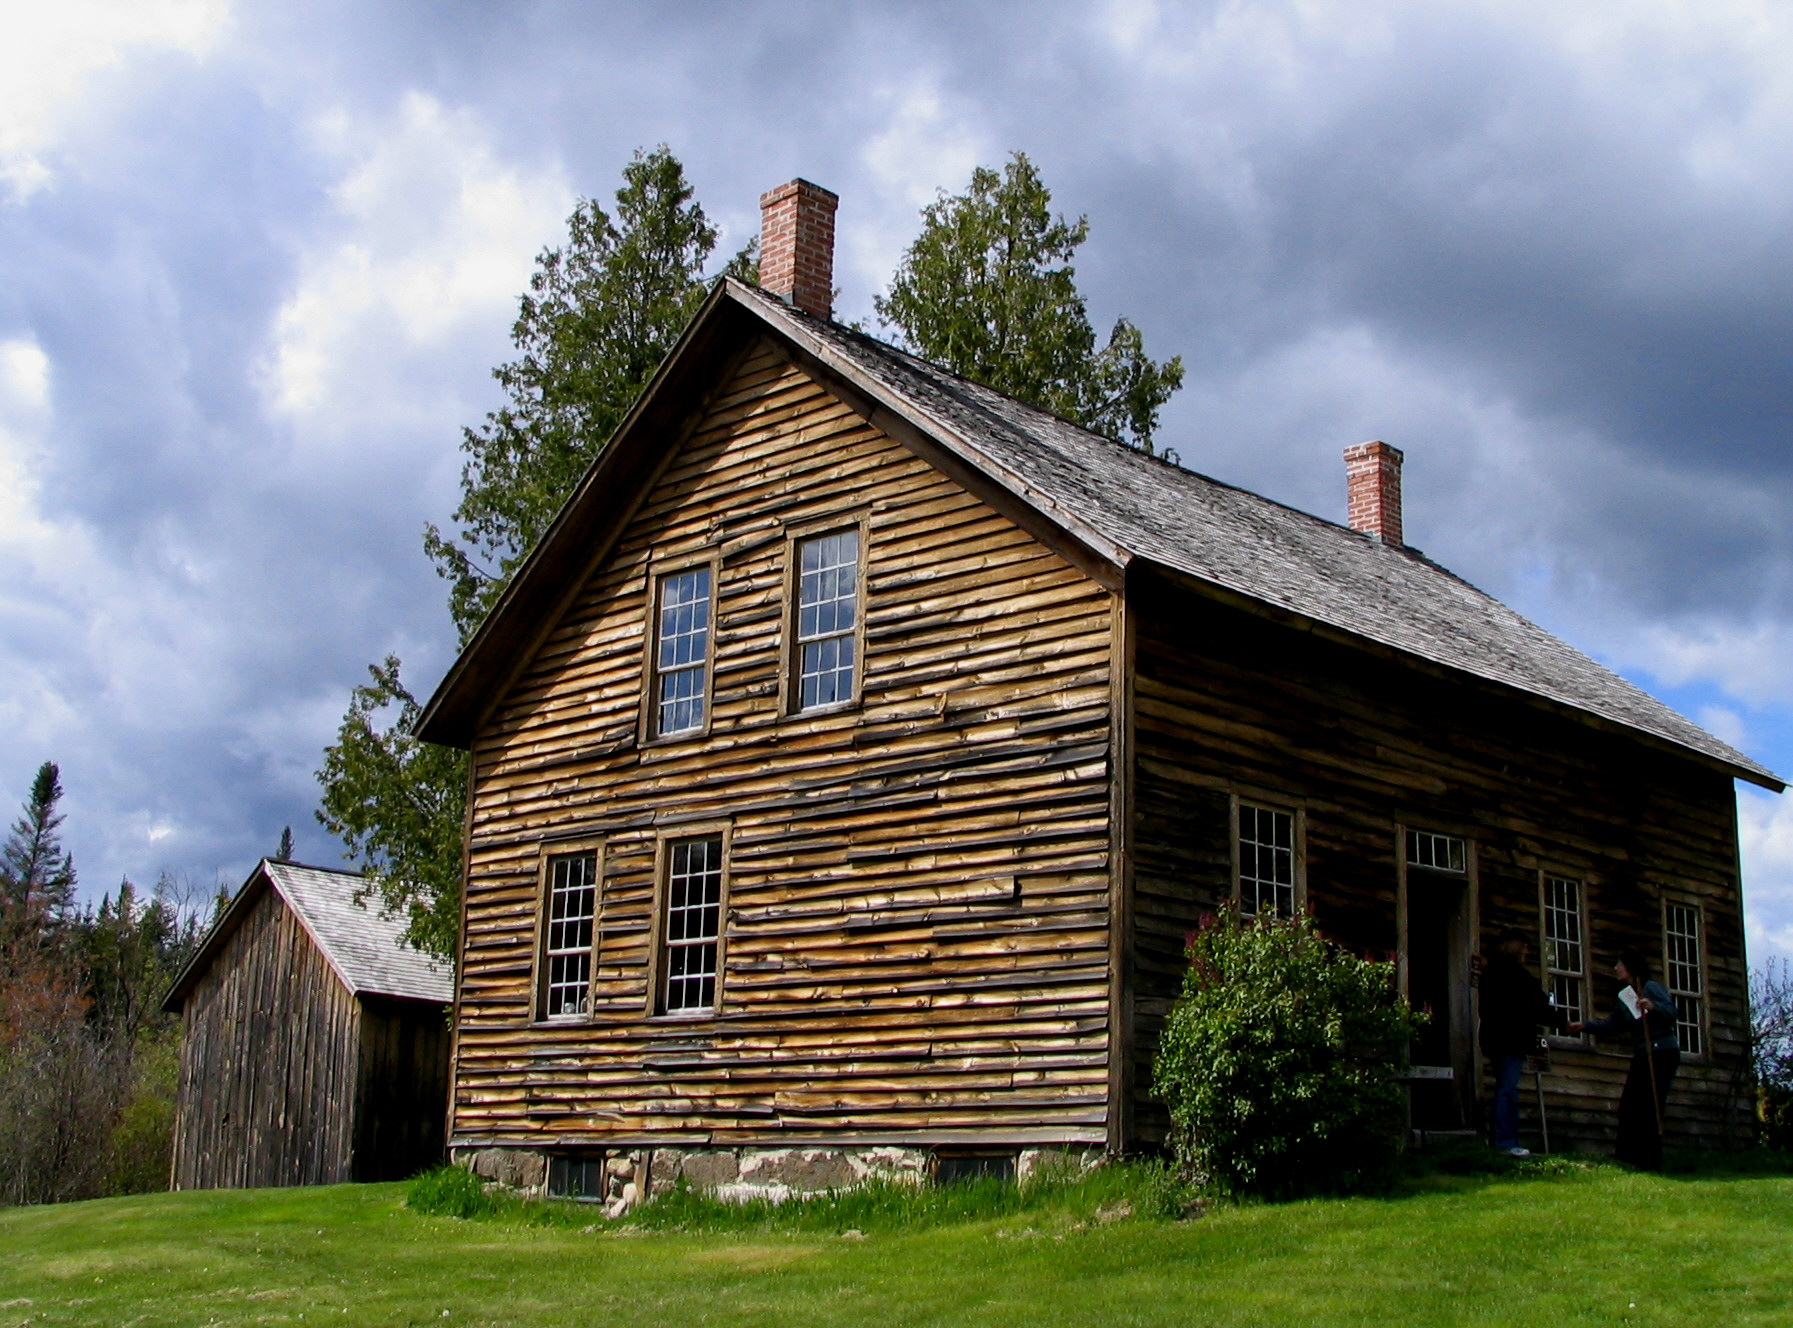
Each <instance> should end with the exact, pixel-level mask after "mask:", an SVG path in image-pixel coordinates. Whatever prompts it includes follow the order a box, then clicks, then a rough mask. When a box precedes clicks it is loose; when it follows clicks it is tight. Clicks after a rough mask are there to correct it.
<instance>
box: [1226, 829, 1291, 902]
mask: <svg viewBox="0 0 1793 1328" xmlns="http://www.w3.org/2000/svg"><path fill="white" fill-rule="evenodd" d="M1239 911H1240V912H1241V913H1244V914H1246V915H1248V916H1256V915H1258V914H1260V913H1262V914H1268V915H1270V916H1273V917H1283V918H1288V917H1293V916H1294V915H1295V817H1294V815H1293V814H1292V813H1290V812H1279V811H1277V810H1275V809H1274V808H1271V807H1257V806H1253V805H1252V804H1251V803H1248V802H1242V803H1240V804H1239Z"/></svg>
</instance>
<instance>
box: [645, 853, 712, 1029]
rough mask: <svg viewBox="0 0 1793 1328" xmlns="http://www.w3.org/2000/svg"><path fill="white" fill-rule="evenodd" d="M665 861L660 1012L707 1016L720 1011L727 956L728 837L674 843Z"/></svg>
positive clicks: (661, 929) (661, 933)
mask: <svg viewBox="0 0 1793 1328" xmlns="http://www.w3.org/2000/svg"><path fill="white" fill-rule="evenodd" d="M665 861H666V868H665V870H666V881H665V884H664V887H663V888H664V898H665V901H666V902H665V914H664V916H663V918H662V920H661V928H660V973H661V979H660V1009H661V1011H662V1012H663V1013H665V1014H696V1013H703V1012H707V1011H710V1010H713V1009H715V1008H716V979H717V975H718V971H719V964H718V960H719V959H720V954H721V941H722V836H721V835H702V836H699V837H697V838H694V839H675V840H672V841H671V842H670V843H669V844H668V845H667V853H666V859H665Z"/></svg>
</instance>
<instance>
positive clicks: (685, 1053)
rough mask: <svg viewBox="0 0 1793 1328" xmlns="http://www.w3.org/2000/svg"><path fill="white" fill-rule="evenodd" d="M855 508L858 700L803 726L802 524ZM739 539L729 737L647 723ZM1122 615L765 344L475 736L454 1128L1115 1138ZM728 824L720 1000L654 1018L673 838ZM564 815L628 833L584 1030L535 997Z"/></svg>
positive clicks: (618, 851)
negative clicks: (542, 864) (675, 624)
mask: <svg viewBox="0 0 1793 1328" xmlns="http://www.w3.org/2000/svg"><path fill="white" fill-rule="evenodd" d="M843 512H851V513H854V514H860V515H863V518H864V521H865V529H866V533H867V546H866V551H865V558H866V566H865V585H866V604H867V610H866V613H865V628H864V634H865V655H864V663H863V667H864V679H863V684H862V685H863V698H862V702H861V705H860V706H859V707H858V708H857V709H855V710H853V711H851V712H848V713H836V714H827V715H821V716H815V717H799V716H791V715H788V714H784V713H783V711H782V708H781V706H780V699H779V686H780V672H781V656H780V650H781V645H780V630H781V625H782V623H783V621H784V596H785V571H784V566H783V563H784V559H785V544H784V530H785V528H786V526H788V525H792V524H801V523H803V522H805V521H807V520H809V519H810V518H812V517H831V516H835V515H837V514H840V513H843ZM710 551H714V552H715V553H717V554H718V556H719V567H720V572H719V577H718V585H717V591H716V594H717V607H716V624H715V663H714V669H715V675H714V692H713V710H712V715H713V718H712V722H711V726H710V733H709V736H707V737H701V738H696V739H674V740H669V741H652V740H650V741H649V742H646V743H643V742H642V741H641V739H640V736H639V733H640V725H639V712H640V704H641V703H640V696H641V691H640V689H641V684H642V649H643V647H642V641H643V637H644V633H645V628H646V614H647V611H648V596H649V593H650V592H649V584H650V577H649V569H650V566H652V565H655V564H656V560H660V561H672V560H676V559H677V558H678V557H680V556H681V555H686V554H698V553H701V552H710ZM1110 614H1111V604H1110V596H1109V594H1108V592H1106V591H1105V590H1104V589H1103V588H1102V587H1100V586H1096V585H1093V584H1092V583H1091V582H1090V581H1089V580H1088V579H1087V578H1086V577H1084V576H1082V575H1081V574H1080V573H1078V572H1076V571H1075V570H1074V569H1072V568H1071V567H1070V566H1068V565H1067V564H1066V563H1065V561H1064V560H1063V559H1062V558H1060V557H1059V556H1057V555H1056V554H1055V553H1054V552H1052V551H1051V550H1049V549H1047V548H1045V547H1043V546H1042V545H1040V544H1039V542H1038V541H1036V540H1034V539H1033V538H1031V537H1030V536H1028V535H1027V534H1025V533H1024V532H1022V531H1020V530H1018V529H1016V528H1015V526H1014V525H1013V524H1012V523H1011V522H1009V521H1007V520H1006V519H1004V518H1003V517H1001V516H999V515H998V514H996V513H995V512H994V511H992V510H991V509H990V508H989V507H987V506H986V505H984V504H982V503H980V502H978V501H977V500H976V499H974V498H972V497H971V496H970V495H968V494H966V493H965V492H964V491H962V490H961V489H959V488H958V487H957V486H956V485H954V484H952V483H951V482H950V481H947V480H946V479H945V478H944V477H942V476H941V475H940V474H939V473H938V472H936V471H934V470H933V469H932V468H931V467H929V466H928V465H926V464H925V463H923V462H921V461H920V460H918V459H917V458H916V457H915V456H914V455H913V453H912V452H910V451H909V450H908V449H906V448H904V447H903V446H901V445H899V444H897V443H894V442H892V441H891V440H890V439H889V438H887V437H885V436H884V435H883V434H882V433H881V432H880V431H878V430H877V429H874V428H872V427H870V426H869V425H868V424H867V423H866V422H865V421H864V419H863V418H861V417H860V416H859V415H858V414H857V413H855V412H854V411H852V410H850V409H848V408H846V407H845V406H843V405H842V404H841V403H840V402H839V401H838V400H837V399H836V398H834V397H833V396H832V395H830V394H829V393H828V392H827V391H825V390H823V389H822V388H821V387H820V386H819V385H818V384H817V383H816V382H815V381H814V380H813V379H812V378H811V377H810V376H808V375H807V374H806V373H804V372H802V371H801V370H799V369H798V368H797V367H796V366H794V365H793V364H792V363H791V361H790V359H789V358H788V357H787V356H785V355H783V354H781V353H779V352H778V351H777V350H776V349H775V348H774V347H773V346H772V345H771V344H769V343H768V344H765V345H762V346H761V347H759V348H757V350H756V351H755V352H754V353H753V354H752V355H750V356H749V357H748V358H747V359H746V360H745V361H744V362H743V363H741V364H740V365H739V367H738V369H737V370H736V371H735V375H734V377H733V379H732V381H731V382H729V383H728V384H727V386H726V387H725V388H724V389H723V390H722V391H721V392H720V393H719V394H717V395H716V396H715V398H714V399H713V400H712V402H711V404H710V407H709V410H708V413H707V414H706V415H705V417H704V418H703V420H702V421H701V423H700V424H699V425H698V426H697V428H696V429H695V430H693V432H692V433H691V435H690V436H689V438H687V439H686V440H685V441H684V442H683V443H682V445H681V446H679V448H678V449H677V451H676V453H675V454H674V455H672V456H671V457H669V458H668V460H667V463H666V465H665V469H664V470H663V472H662V474H661V475H660V476H659V478H658V480H657V482H656V483H655V484H654V486H653V487H652V489H651V491H650V492H648V493H647V494H646V496H645V497H644V499H643V501H642V502H641V504H640V506H639V508H638V509H637V511H636V512H635V514H634V516H633V517H632V519H631V520H630V522H629V525H628V526H627V528H626V529H625V530H624V531H623V532H622V533H621V535H620V538H619V539H618V540H617V542H616V545H615V548H614V551H613V552H612V553H611V554H610V556H609V557H608V558H607V559H606V560H605V562H604V564H603V566H602V568H601V569H600V570H599V571H598V573H597V574H596V575H594V576H593V577H592V579H591V580H590V582H589V583H588V584H587V585H586V586H584V587H583V588H582V590H581V591H580V593H579V594H578V596H577V597H576V599H575V600H574V601H573V603H572V604H571V606H570V607H569V609H568V611H567V612H566V614H565V616H564V617H563V618H562V620H561V621H560V622H559V623H558V624H557V625H556V627H555V628H554V630H553V631H552V632H551V633H550V634H549V635H548V636H547V638H546V639H545V640H544V641H543V642H542V644H541V646H540V647H539V649H538V651H537V653H536V655H535V657H534V658H533V659H532V660H531V661H530V663H529V666H528V668H527V669H526V670H524V671H523V672H522V673H521V674H520V675H519V677H518V678H517V680H516V682H515V685H514V686H513V688H512V689H511V690H510V691H509V692H508V693H507V695H506V697H505V701H504V705H503V707H502V708H501V709H500V710H499V711H498V712H497V713H496V714H495V715H494V716H493V718H492V721H491V723H490V724H489V726H488V727H487V728H486V729H485V730H484V732H483V733H482V735H481V739H480V742H479V744H478V746H477V747H476V751H475V755H476V759H477V763H478V764H477V770H476V776H475V784H474V788H475V796H474V805H473V811H472V834H471V847H470V864H471V865H470V871H469V882H468V906H467V919H466V947H465V960H464V965H463V985H462V990H461V1005H460V1023H459V1030H460V1031H459V1053H458V1054H459V1062H458V1067H457V1090H456V1099H455V1109H454V1110H455V1118H454V1132H455V1136H456V1139H457V1140H458V1141H465V1142H468V1143H478V1144H491V1143H525V1144H527V1143H540V1142H542V1141H544V1140H549V1141H552V1142H555V1143H557V1144H561V1145H566V1144H577V1143H579V1142H581V1141H587V1142H593V1143H609V1144H617V1145H625V1144H631V1143H640V1142H655V1141H663V1142H705V1141H718V1140H724V1139H727V1138H730V1137H733V1136H736V1135H751V1136H754V1137H766V1136H768V1135H775V1136H776V1137H777V1138H780V1139H789V1140H801V1139H805V1138H821V1137H836V1136H838V1134H839V1133H840V1131H842V1130H843V1129H849V1130H851V1131H852V1132H853V1133H854V1135H855V1136H856V1137H858V1138H861V1139H864V1140H875V1139H878V1138H897V1137H899V1136H900V1137H902V1138H903V1139H905V1140H913V1139H918V1138H923V1137H927V1138H949V1137H950V1138H967V1139H970V1138H985V1137H989V1138H1000V1139H1003V1140H1005V1141H1011V1142H1022V1141H1028V1140H1033V1141H1040V1140H1055V1141H1065V1142H1071V1141H1086V1142H1101V1141H1102V1140H1103V1139H1104V1137H1105V1136H1104V1131H1105V1128H1106V1106H1105V1103H1106V1076H1107V1039H1108V1031H1109V1028H1108V1018H1107V988H1108V982H1109V960H1108V934H1107V909H1108V875H1107V872H1108V856H1109V842H1108V837H1109V828H1108V827H1109V822H1108V798H1109V777H1110V766H1109V730H1110V724H1111V715H1110V707H1111V696H1110V660H1109V649H1110V641H1109V633H1110ZM594 738H596V739H597V741H595V742H594ZM718 818H727V819H728V820H729V821H730V824H731V833H730V851H729V887H728V890H729V926H728V943H727V952H726V963H725V969H724V973H723V977H722V987H721V990H722V995H721V998H720V999H721V1008H720V1010H719V1011H718V1012H717V1014H716V1015H715V1016H714V1017H710V1018H701V1019H691V1018H673V1019H667V1018H653V1017H650V1015H649V1008H650V1004H651V1002H650V997H649V986H648V980H649V979H648V974H649V970H650V959H651V954H650V944H651V937H652V934H653V932H652V925H651V924H652V907H653V898H654V879H653V872H654V860H655V859H654V853H655V841H656V836H658V835H660V834H662V833H663V832H665V831H667V830H668V829H671V828H676V826H677V825H679V824H681V823H702V822H707V821H710V820H712V819H718ZM544 835H550V836H555V837H561V838H564V837H566V836H569V835H581V836H587V837H592V838H595V839H599V840H601V841H602V843H603V868H602V901H603V902H602V915H601V919H600V923H599V940H598V945H597V955H596V967H595V971H594V980H593V1010H592V1014H591V1017H590V1019H589V1020H586V1021H581V1022H578V1023H575V1024H566V1023H559V1022H557V1023H553V1024H543V1023H538V1022H532V1017H531V1016H532V989H531V983H532V980H533V975H534V972H535V947H536V943H537V921H536V918H537V909H538V907H539V905H538V886H537V879H538V859H539V854H540V853H541V852H542V840H543V836H544Z"/></svg>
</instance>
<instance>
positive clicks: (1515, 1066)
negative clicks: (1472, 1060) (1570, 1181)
mask: <svg viewBox="0 0 1793 1328" xmlns="http://www.w3.org/2000/svg"><path fill="white" fill-rule="evenodd" d="M1529 948H1530V946H1529V942H1527V940H1526V937H1525V933H1524V932H1522V931H1520V930H1518V929H1517V928H1509V929H1508V930H1506V931H1504V932H1502V933H1501V937H1500V940H1499V942H1498V943H1497V944H1496V946H1495V951H1494V960H1493V962H1492V963H1490V964H1489V965H1488V967H1487V968H1485V969H1483V970H1482V980H1481V1016H1482V1022H1481V1041H1482V1055H1484V1056H1486V1057H1487V1058H1488V1061H1489V1063H1490V1064H1491V1065H1492V1066H1493V1067H1494V1120H1493V1129H1492V1131H1491V1134H1492V1141H1493V1144H1494V1147H1495V1149H1496V1150H1497V1151H1498V1152H1502V1153H1506V1154H1507V1155H1508V1156H1510V1157H1530V1156H1531V1150H1530V1149H1528V1148H1524V1147H1521V1146H1520V1143H1519V1076H1520V1075H1521V1074H1522V1073H1523V1072H1524V1070H1525V1058H1526V1057H1527V1056H1529V1055H1531V1054H1532V1052H1533V1051H1535V1050H1536V1049H1537V1045H1538V1029H1539V1028H1540V1027H1541V1026H1549V1027H1552V1028H1554V1027H1556V1026H1557V1019H1558V1016H1557V1013H1556V1007H1555V1006H1553V1005H1552V1004H1551V1003H1550V998H1549V997H1548V996H1546V995H1545V994H1544V988H1542V987H1541V986H1539V985H1538V980H1537V979H1536V978H1534V977H1533V976H1532V975H1531V972H1530V970H1528V969H1527V968H1526V966H1525V956H1526V951H1527V950H1528V949H1529Z"/></svg>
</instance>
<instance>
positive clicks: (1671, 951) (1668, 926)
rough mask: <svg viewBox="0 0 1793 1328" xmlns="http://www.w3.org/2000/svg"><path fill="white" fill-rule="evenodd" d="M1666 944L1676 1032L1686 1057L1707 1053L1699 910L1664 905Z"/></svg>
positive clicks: (1689, 907) (1671, 901) (1687, 906)
mask: <svg viewBox="0 0 1793 1328" xmlns="http://www.w3.org/2000/svg"><path fill="white" fill-rule="evenodd" d="M1662 933H1663V943H1664V947H1665V948H1666V950H1667V952H1668V953H1667V957H1668V971H1667V973H1666V974H1665V976H1666V977H1667V979H1668V980H1667V982H1666V983H1664V985H1665V986H1666V987H1667V988H1668V990H1669V995H1671V996H1673V997H1674V998H1675V1019H1676V1026H1675V1032H1676V1033H1677V1035H1678V1036H1679V1037H1680V1039H1681V1052H1682V1054H1683V1055H1686V1056H1704V1055H1705V1054H1706V1020H1705V1014H1706V1008H1705V1007H1706V985H1705V974H1704V969H1703V968H1702V967H1701V962H1700V961H1701V954H1700V945H1701V943H1702V939H1701V936H1700V910H1699V909H1698V908H1696V907H1694V906H1693V905H1691V904H1677V903H1675V902H1674V901H1673V900H1670V901H1669V902H1667V903H1666V904H1664V905H1663V916H1662Z"/></svg>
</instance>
